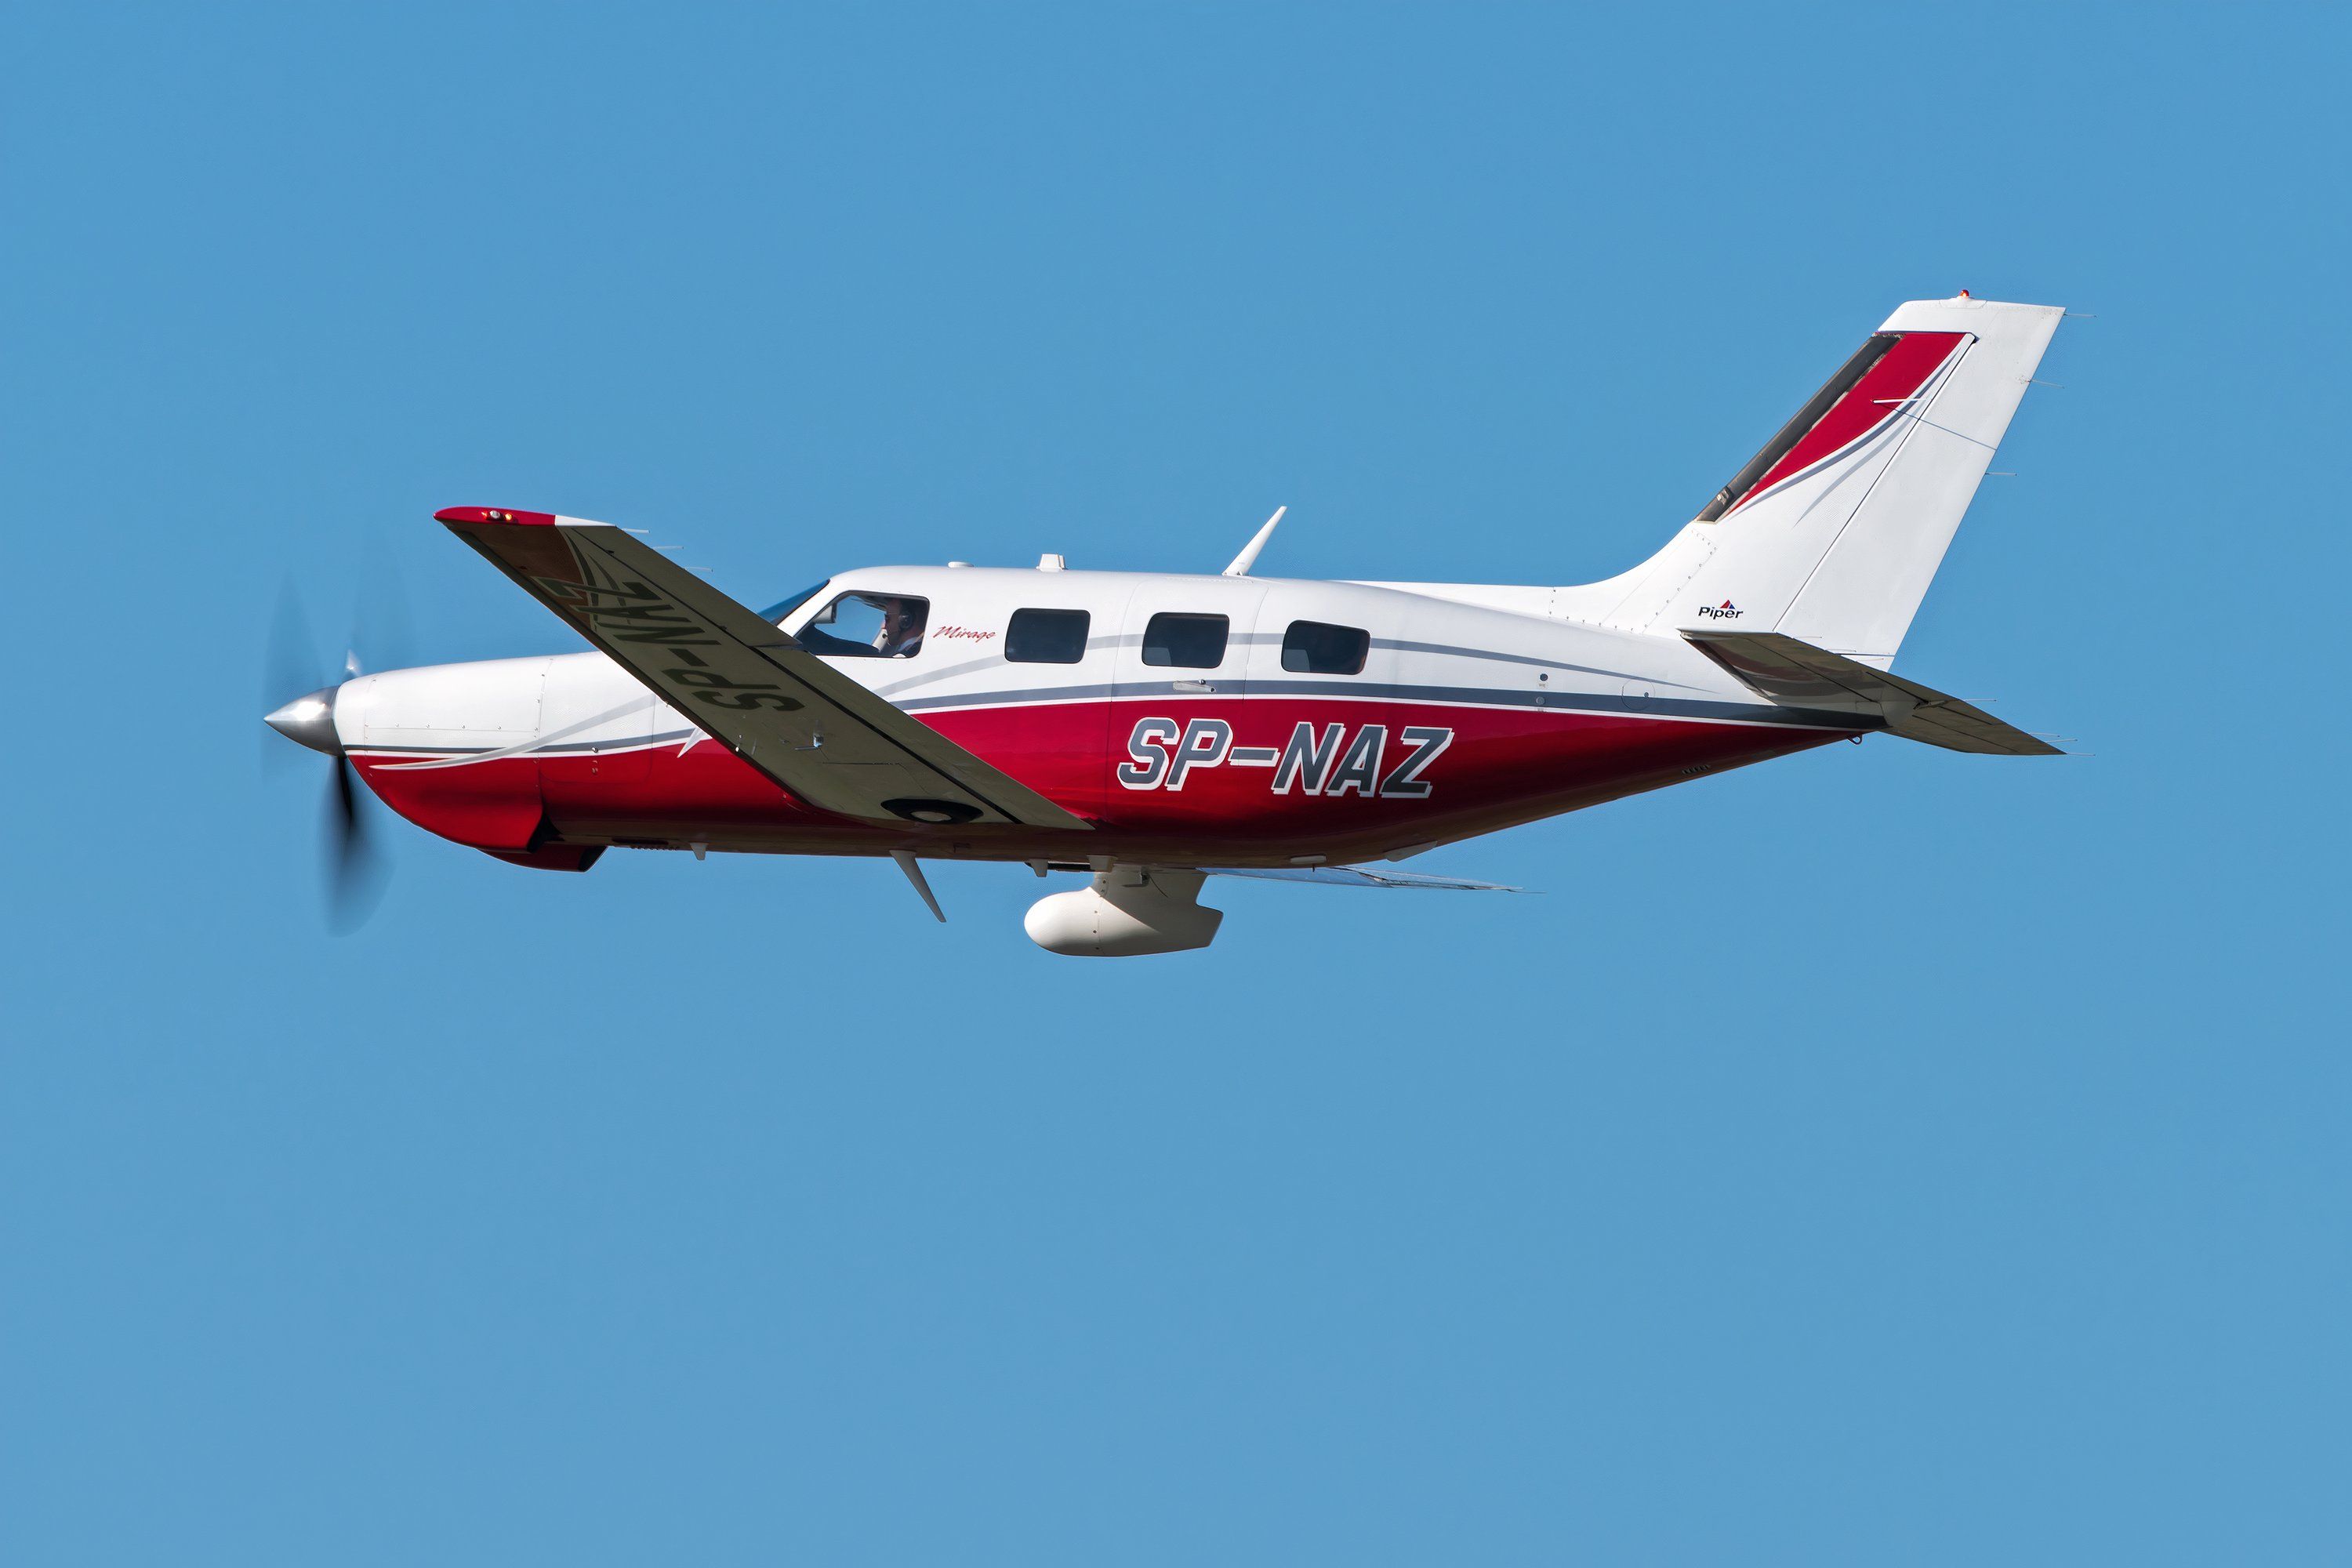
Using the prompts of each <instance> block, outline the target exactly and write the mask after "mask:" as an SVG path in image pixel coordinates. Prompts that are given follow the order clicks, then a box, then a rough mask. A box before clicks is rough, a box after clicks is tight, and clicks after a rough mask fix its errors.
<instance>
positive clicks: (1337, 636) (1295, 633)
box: [1282, 621, 1372, 675]
mask: <svg viewBox="0 0 2352 1568" xmlns="http://www.w3.org/2000/svg"><path fill="white" fill-rule="evenodd" d="M1371 646H1372V634H1371V633H1370V632H1367V631H1362V630H1360V629H1358V628H1357V627H1355V626H1326V625H1324V624H1323V623H1322V622H1321V621H1293V622H1291V623H1290V629H1289V630H1288V631H1286V632H1285V633H1283V634H1282V668H1285V669H1290V670H1297V671H1300V672H1302V673H1304V674H1307V675H1361V674H1362V673H1363V672H1364V656H1365V655H1366V654H1367V653H1369V652H1370V650H1371Z"/></svg>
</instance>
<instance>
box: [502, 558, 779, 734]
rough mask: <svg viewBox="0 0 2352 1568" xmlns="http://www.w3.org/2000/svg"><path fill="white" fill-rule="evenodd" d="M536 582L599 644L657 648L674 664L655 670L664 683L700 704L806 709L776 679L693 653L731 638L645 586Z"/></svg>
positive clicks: (607, 580)
mask: <svg viewBox="0 0 2352 1568" xmlns="http://www.w3.org/2000/svg"><path fill="white" fill-rule="evenodd" d="M581 566H582V573H583V577H586V576H588V575H590V574H593V568H592V567H591V566H590V565H589V564H588V563H586V562H583V563H581ZM535 581H536V582H537V583H538V584H539V585H540V586H541V588H543V589H545V590H546V591H547V595H548V598H549V600H550V602H551V603H552V604H554V605H557V606H558V607H559V608H561V609H562V610H563V611H564V612H566V613H567V614H569V615H570V616H572V617H574V618H575V619H576V620H577V621H578V622H579V623H580V626H581V629H582V630H583V631H586V632H588V633H590V634H592V636H593V637H595V638H596V639H597V640H600V641H603V642H605V643H615V644H653V645H656V647H657V648H658V650H659V652H660V653H661V654H662V655H664V656H666V657H667V658H668V659H670V660H673V661H675V662H673V663H671V664H669V665H668V666H667V667H664V666H658V665H657V666H656V667H655V668H656V669H658V670H659V671H660V673H661V675H662V676H663V677H664V678H665V679H668V680H671V681H673V682H675V683H677V685H678V686H681V687H685V688H687V690H686V691H685V692H684V693H683V695H685V696H688V697H690V698H691V699H692V700H695V701H696V702H698V703H702V704H704V705H705V706H708V707H711V708H727V709H733V710H751V709H760V708H765V709H770V710H773V711H775V712H779V713H793V712H797V711H799V710H801V709H802V708H803V707H804V706H805V704H803V702H802V701H801V700H799V699H798V698H796V697H791V696H788V695H786V694H785V692H784V690H783V688H782V685H781V684H780V683H778V682H776V681H772V680H737V679H732V678H730V677H729V676H727V675H725V674H723V673H721V672H720V671H719V670H717V669H714V668H711V667H710V661H709V660H708V659H706V658H703V657H702V656H701V655H700V654H698V653H696V652H695V651H694V650H695V649H696V648H698V647H707V648H723V647H727V646H728V640H729V639H727V638H724V637H717V636H714V635H713V634H712V633H711V632H710V630H709V628H708V627H707V626H704V624H703V623H702V622H701V621H700V619H699V618H698V617H697V616H694V615H692V614H691V613H689V612H688V611H687V610H685V609H683V608H681V607H680V606H679V605H676V604H674V603H672V602H671V601H670V599H669V598H668V597H667V595H663V594H662V593H661V592H660V591H658V590H657V589H656V588H654V587H652V586H650V585H649V584H646V583H642V582H638V581H635V580H631V581H627V582H621V581H617V580H614V579H611V578H605V579H604V580H602V581H580V580H573V579H571V578H563V577H540V578H537V579H535ZM619 651H620V652H622V653H623V654H625V653H626V651H627V650H626V649H625V648H623V649H621V650H619ZM648 651H651V650H648Z"/></svg>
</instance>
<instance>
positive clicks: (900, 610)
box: [795, 594, 931, 658]
mask: <svg viewBox="0 0 2352 1568" xmlns="http://www.w3.org/2000/svg"><path fill="white" fill-rule="evenodd" d="M930 613H931V602H930V601H929V599H917V598H910V597H908V595H904V594H844V595H842V596H841V597H839V598H838V599H835V601H834V602H833V603H832V604H830V605H826V606H825V607H824V609H823V610H821V611H819V612H818V614H817V616H816V618H815V619H814V620H813V621H811V622H809V624H808V625H806V626H803V627H802V628H801V629H800V631H799V632H798V633H797V634H795V636H796V638H797V640H798V641H799V643H800V645H801V646H802V647H804V648H806V649H808V650H809V652H811V653H821V654H824V655H825V656H827V657H828V658H913V657H914V656H915V651H916V650H917V649H918V648H919V647H922V646H923V624H924V622H925V621H926V620H927V619H929V616H930Z"/></svg>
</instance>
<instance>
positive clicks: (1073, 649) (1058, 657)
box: [1004, 610, 1087, 664]
mask: <svg viewBox="0 0 2352 1568" xmlns="http://www.w3.org/2000/svg"><path fill="white" fill-rule="evenodd" d="M1086 657H1087V613H1086V612H1085V611H1084V610H1015V611H1013V619H1012V621H1011V622H1010V623H1009V624H1008V625H1007V626H1005V628H1004V659H1005V662H1006V663H1008V664H1076V663H1077V662H1078V660H1080V659H1082V658H1086Z"/></svg>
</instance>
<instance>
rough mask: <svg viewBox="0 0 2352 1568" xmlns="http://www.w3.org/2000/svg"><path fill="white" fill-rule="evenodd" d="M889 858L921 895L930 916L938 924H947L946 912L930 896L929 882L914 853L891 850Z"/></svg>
mask: <svg viewBox="0 0 2352 1568" xmlns="http://www.w3.org/2000/svg"><path fill="white" fill-rule="evenodd" d="M890 858H891V859H893V860H896V861H897V862H898V869H900V870H901V871H904V872H905V873H907V880H908V881H909V882H912V883H913V884H915V891H916V892H918V893H919V894H921V895H922V899H923V902H925V903H927V904H929V905H930V907H931V914H932V915H933V916H934V917H935V918H936V919H937V920H938V921H939V922H940V924H941V925H945V924H947V923H948V917H947V911H946V910H942V909H940V901H939V900H938V899H936V898H934V897H932V896H931V884H930V881H929V879H927V878H926V877H925V876H924V875H923V868H922V867H921V866H920V865H919V863H917V861H916V859H915V852H914V851H913V850H911V849H893V850H891V851H890Z"/></svg>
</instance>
